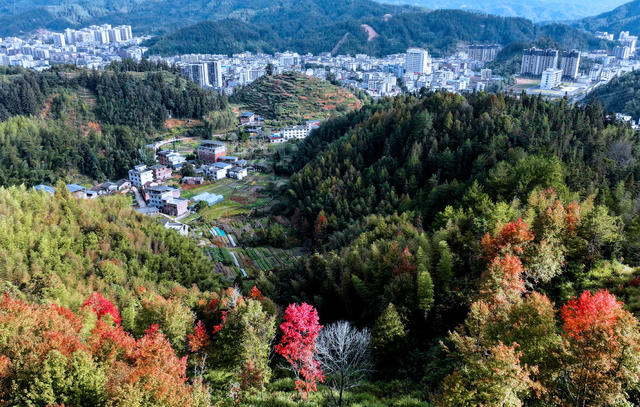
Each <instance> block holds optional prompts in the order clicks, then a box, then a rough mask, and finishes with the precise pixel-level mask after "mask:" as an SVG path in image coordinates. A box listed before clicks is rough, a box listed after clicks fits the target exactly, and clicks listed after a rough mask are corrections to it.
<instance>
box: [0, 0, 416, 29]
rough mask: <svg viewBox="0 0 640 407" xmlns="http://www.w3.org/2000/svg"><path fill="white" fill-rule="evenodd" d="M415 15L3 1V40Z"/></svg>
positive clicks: (309, 1)
mask: <svg viewBox="0 0 640 407" xmlns="http://www.w3.org/2000/svg"><path fill="white" fill-rule="evenodd" d="M413 9H414V8H412V7H410V6H393V5H389V4H386V5H384V4H381V3H376V2H374V1H370V0H344V1H333V0H281V1H278V2H274V1H272V0H243V1H239V0H210V1H207V0H190V1H188V2H185V1H181V0H130V1H128V0H71V1H68V0H15V1H12V0H0V35H2V36H7V35H17V34H20V33H25V32H30V31H32V30H34V29H37V28H48V29H62V28H66V27H80V26H85V25H90V24H95V23H105V22H106V23H112V24H123V23H126V24H131V25H132V26H133V28H134V31H136V32H143V33H151V34H158V33H162V32H167V31H172V30H175V29H176V28H180V27H185V26H188V25H190V24H195V23H197V22H200V21H203V20H221V19H224V18H233V19H238V20H242V21H249V20H258V21H259V20H260V19H261V18H264V17H266V16H273V15H282V16H285V15H287V14H292V13H300V12H301V11H304V14H306V15H314V16H317V17H318V18H322V19H331V20H333V21H341V20H344V19H345V18H343V16H347V17H348V18H364V17H371V16H374V15H375V16H382V15H384V14H385V13H396V12H399V11H405V10H413ZM309 24H312V25H313V24H314V22H313V21H309Z"/></svg>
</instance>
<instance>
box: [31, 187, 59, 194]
mask: <svg viewBox="0 0 640 407" xmlns="http://www.w3.org/2000/svg"><path fill="white" fill-rule="evenodd" d="M33 189H35V190H36V191H42V192H46V193H47V194H49V195H51V196H53V194H55V193H56V189H55V188H54V187H52V186H51V185H43V184H40V185H36V186H35V187H33Z"/></svg>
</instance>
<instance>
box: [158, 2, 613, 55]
mask: <svg viewBox="0 0 640 407" xmlns="http://www.w3.org/2000/svg"><path fill="white" fill-rule="evenodd" d="M311 20H312V21H313V24H308V21H311ZM363 24H366V25H368V26H370V27H372V28H373V30H374V31H375V32H376V33H378V34H379V36H378V37H376V38H375V39H371V40H370V39H369V38H368V35H367V33H366V32H365V30H364V29H363V27H362V25H363ZM545 36H548V37H551V38H553V39H554V40H555V41H557V42H558V43H559V44H560V45H561V46H562V47H564V48H580V49H588V48H606V46H607V44H606V42H604V41H600V40H598V39H596V38H595V37H593V36H592V35H591V34H588V33H586V32H582V31H579V30H577V29H574V28H572V27H569V26H567V25H562V24H545V25H536V24H533V23H532V22H531V21H529V20H526V19H524V18H513V17H511V18H506V17H496V16H492V15H486V14H478V13H471V12H466V11H460V10H437V11H433V12H426V11H418V12H404V13H399V14H393V15H383V14H378V15H373V16H363V17H361V18H354V17H351V16H350V15H346V16H345V18H338V19H334V18H327V17H324V16H322V17H318V18H308V16H306V13H285V14H278V15H273V16H270V15H257V16H256V17H255V18H254V19H251V20H249V21H241V20H237V19H235V20H223V21H219V22H208V21H205V22H202V23H198V24H195V25H193V26H190V27H186V28H184V29H180V30H178V31H176V32H174V33H170V34H166V35H163V36H159V37H156V38H153V39H151V40H149V41H148V43H147V45H149V46H150V49H149V53H150V54H163V55H172V54H181V53H191V52H195V53H221V54H231V53H237V52H242V51H243V50H248V51H252V52H274V51H284V50H293V51H297V52H300V53H307V52H311V53H313V54H318V53H321V52H329V51H331V50H333V48H334V47H335V46H336V44H338V42H339V41H340V40H341V39H343V38H344V40H343V42H342V45H341V46H340V47H339V48H338V49H337V50H336V52H337V53H339V54H356V53H366V54H368V55H387V54H393V53H399V52H405V51H406V49H407V48H408V47H411V46H421V47H426V48H428V49H429V50H430V51H431V52H432V53H434V54H435V55H442V54H443V53H449V52H452V51H453V50H454V49H455V46H456V44H457V43H458V42H459V41H465V42H480V43H499V44H502V45H507V44H509V43H511V42H514V41H534V40H536V39H538V38H541V37H545Z"/></svg>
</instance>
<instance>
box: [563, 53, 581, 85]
mask: <svg viewBox="0 0 640 407" xmlns="http://www.w3.org/2000/svg"><path fill="white" fill-rule="evenodd" d="M579 68H580V51H578V50H575V49H573V50H571V51H565V52H563V53H562V62H561V63H560V69H562V76H563V77H565V78H571V79H573V80H576V79H577V78H578V69H579Z"/></svg>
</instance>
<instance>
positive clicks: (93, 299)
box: [83, 293, 122, 325]
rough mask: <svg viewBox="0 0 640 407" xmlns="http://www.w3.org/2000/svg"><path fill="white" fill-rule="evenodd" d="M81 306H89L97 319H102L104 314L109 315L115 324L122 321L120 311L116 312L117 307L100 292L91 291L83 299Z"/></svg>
mask: <svg viewBox="0 0 640 407" xmlns="http://www.w3.org/2000/svg"><path fill="white" fill-rule="evenodd" d="M83 307H89V308H91V309H92V310H93V312H95V313H96V315H97V316H98V319H102V317H103V316H105V315H110V316H111V320H112V321H113V322H114V323H115V324H116V325H120V323H121V322H122V318H121V317H120V312H118V308H116V306H115V305H113V303H112V302H111V301H109V300H108V299H106V298H104V297H103V296H102V294H100V293H93V294H91V296H90V297H89V299H87V301H85V303H84V304H83Z"/></svg>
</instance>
